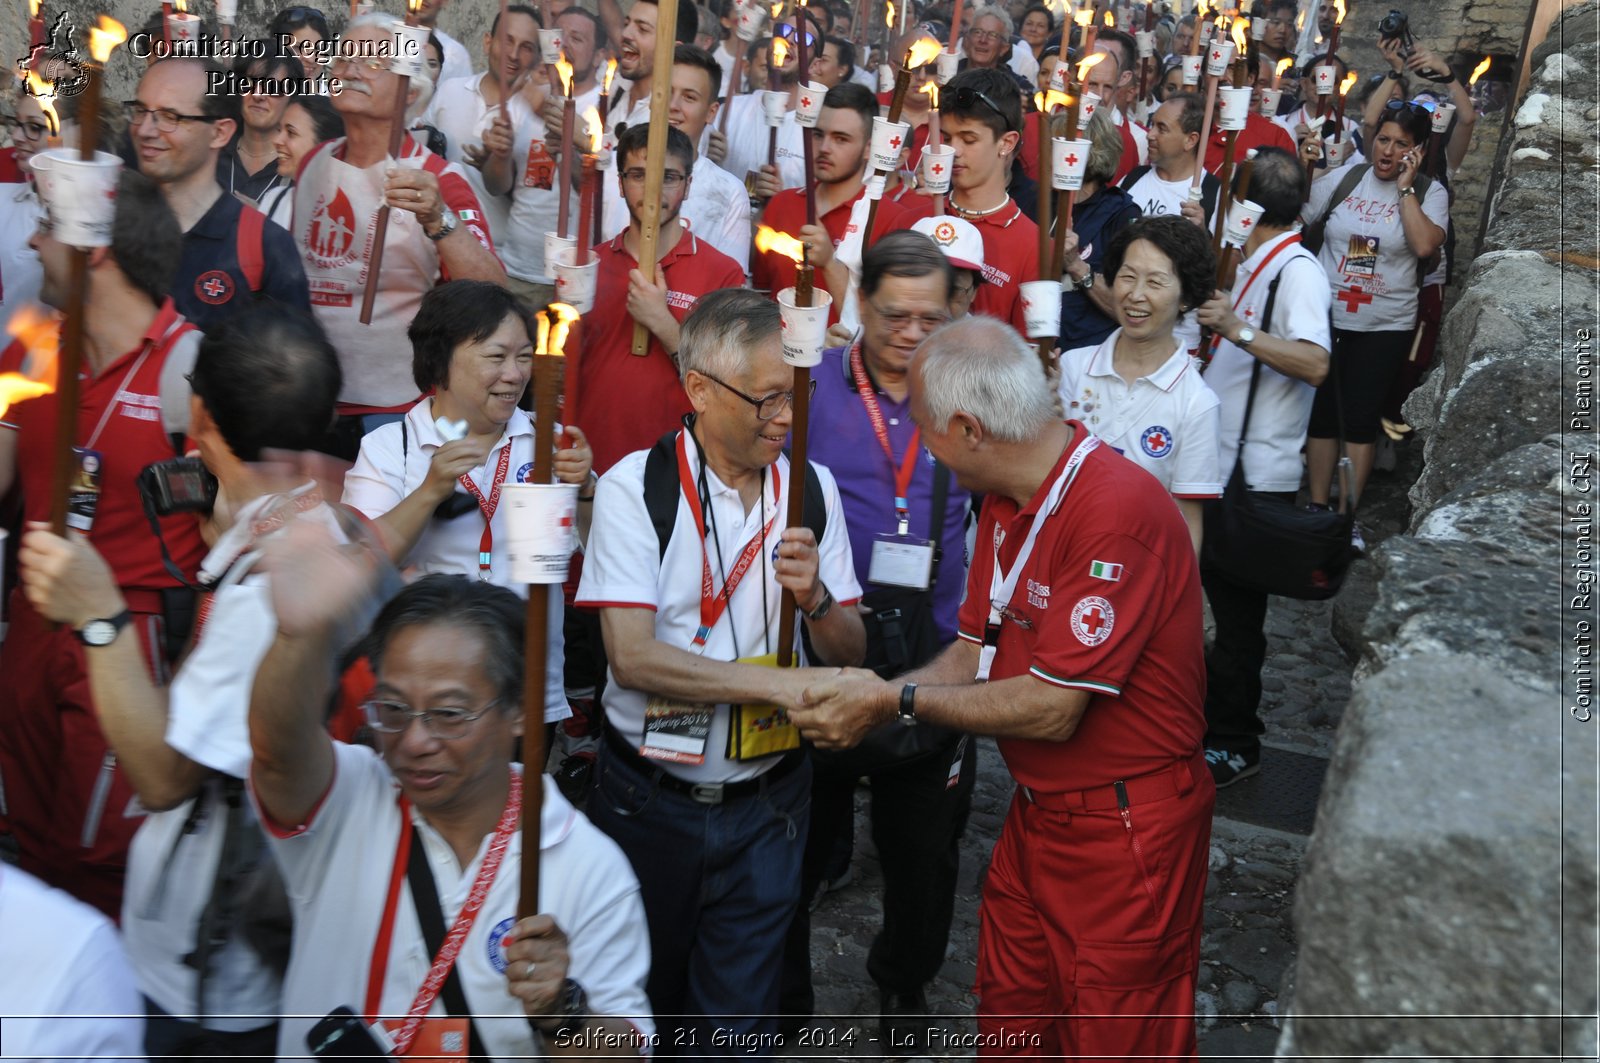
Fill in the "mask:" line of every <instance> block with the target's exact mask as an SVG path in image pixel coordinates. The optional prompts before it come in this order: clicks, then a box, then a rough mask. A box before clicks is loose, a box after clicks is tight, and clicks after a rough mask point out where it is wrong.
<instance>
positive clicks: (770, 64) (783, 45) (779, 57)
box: [761, 37, 810, 166]
mask: <svg viewBox="0 0 1600 1063" xmlns="http://www.w3.org/2000/svg"><path fill="white" fill-rule="evenodd" d="M788 61H789V42H788V41H786V40H784V39H783V38H782V37H774V38H772V47H771V48H769V49H767V94H766V95H763V96H762V98H761V99H762V106H763V107H764V108H766V116H767V165H768V166H776V165H777V164H778V128H779V127H780V126H781V125H783V115H782V114H775V113H774V109H775V106H776V105H774V104H773V103H771V102H770V101H773V100H777V99H778V96H779V93H778V90H777V89H775V88H773V86H774V85H776V84H777V83H778V67H779V66H781V65H782V64H784V63H787V62H788ZM774 119H776V120H774ZM806 139H807V141H808V142H809V140H810V138H806Z"/></svg>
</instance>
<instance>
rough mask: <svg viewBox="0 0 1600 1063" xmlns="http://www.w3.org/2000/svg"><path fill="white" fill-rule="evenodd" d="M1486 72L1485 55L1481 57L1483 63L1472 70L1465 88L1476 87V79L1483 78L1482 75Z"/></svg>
mask: <svg viewBox="0 0 1600 1063" xmlns="http://www.w3.org/2000/svg"><path fill="white" fill-rule="evenodd" d="M1488 72H1489V57H1488V56H1487V55H1486V56H1484V57H1483V62H1481V63H1479V64H1478V65H1477V66H1475V67H1473V68H1472V77H1471V79H1470V80H1468V81H1467V86H1468V87H1469V88H1470V87H1471V86H1473V85H1476V84H1477V83H1478V79H1479V78H1481V77H1483V75H1485V74H1487V73H1488Z"/></svg>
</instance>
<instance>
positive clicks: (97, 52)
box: [89, 15, 128, 66]
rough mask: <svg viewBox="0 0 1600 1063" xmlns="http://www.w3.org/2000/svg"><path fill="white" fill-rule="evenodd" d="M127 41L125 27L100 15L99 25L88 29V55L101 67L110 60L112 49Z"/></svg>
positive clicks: (106, 16)
mask: <svg viewBox="0 0 1600 1063" xmlns="http://www.w3.org/2000/svg"><path fill="white" fill-rule="evenodd" d="M127 39H128V29H127V27H126V26H124V25H123V24H122V23H120V22H118V21H117V20H116V19H114V18H111V17H110V16H109V15H101V16H100V24H99V25H98V26H90V27H89V54H90V55H91V56H93V57H94V61H95V62H97V63H99V64H101V65H102V66H103V65H104V64H105V62H106V60H107V59H110V58H111V51H112V49H114V48H116V46H117V45H119V44H121V43H122V42H123V41H125V40H127Z"/></svg>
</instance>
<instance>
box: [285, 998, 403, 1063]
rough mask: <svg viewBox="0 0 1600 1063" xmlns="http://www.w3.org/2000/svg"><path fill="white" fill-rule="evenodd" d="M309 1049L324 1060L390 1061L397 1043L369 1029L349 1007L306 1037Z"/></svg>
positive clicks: (330, 1014) (336, 1011)
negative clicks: (344, 1058)
mask: <svg viewBox="0 0 1600 1063" xmlns="http://www.w3.org/2000/svg"><path fill="white" fill-rule="evenodd" d="M306 1047H307V1048H309V1049H311V1054H312V1055H314V1056H317V1057H318V1058H321V1059H328V1058H333V1057H338V1056H354V1057H356V1058H358V1059H389V1058H391V1057H392V1056H393V1055H394V1042H392V1041H390V1040H389V1036H388V1035H387V1034H385V1033H383V1031H382V1030H381V1029H379V1028H376V1027H372V1026H368V1025H367V1024H366V1023H364V1022H362V1021H361V1016H359V1015H357V1014H356V1013H355V1012H353V1011H351V1010H350V1008H349V1007H347V1006H346V1005H343V1004H341V1005H339V1006H338V1007H337V1008H334V1009H333V1010H332V1011H330V1012H328V1014H327V1015H325V1016H324V1017H323V1018H322V1020H321V1021H320V1022H318V1023H317V1024H316V1025H315V1026H313V1027H311V1032H310V1033H308V1034H306Z"/></svg>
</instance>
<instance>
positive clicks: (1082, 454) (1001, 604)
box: [977, 435, 1100, 683]
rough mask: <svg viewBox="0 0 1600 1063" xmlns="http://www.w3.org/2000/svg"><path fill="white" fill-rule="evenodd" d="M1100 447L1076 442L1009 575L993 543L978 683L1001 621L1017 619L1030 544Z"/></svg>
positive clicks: (1095, 441) (1094, 441)
mask: <svg viewBox="0 0 1600 1063" xmlns="http://www.w3.org/2000/svg"><path fill="white" fill-rule="evenodd" d="M1099 445H1100V439H1099V437H1098V436H1093V435H1086V436H1084V439H1083V442H1081V443H1079V444H1078V446H1077V448H1076V449H1075V450H1073V452H1072V454H1071V456H1070V457H1068V458H1067V462H1066V464H1065V465H1064V466H1062V468H1061V475H1060V476H1057V477H1056V482H1055V483H1053V484H1051V485H1050V493H1049V494H1047V495H1045V498H1044V502H1043V503H1041V504H1040V506H1039V509H1038V510H1037V511H1036V512H1035V513H1034V515H1033V521H1032V523H1031V524H1029V525H1028V537H1027V538H1026V539H1024V540H1023V542H1022V549H1021V550H1019V551H1018V552H1017V556H1016V558H1015V559H1013V560H1012V562H1011V571H1010V572H1007V571H1006V570H1005V569H1004V568H1002V567H1001V565H1000V543H999V542H996V543H995V544H994V568H992V569H991V570H990V571H989V622H988V624H987V625H986V626H985V627H984V629H983V652H982V654H981V655H980V656H979V658H978V676H977V678H978V682H980V683H987V682H988V681H989V669H990V668H991V667H992V666H993V665H994V655H995V651H996V649H997V648H998V646H999V645H1000V624H1001V621H1002V620H1003V619H1004V618H1005V617H1006V616H1012V618H1013V619H1016V617H1015V616H1014V615H1013V614H1012V613H1011V609H1010V602H1011V596H1012V595H1013V594H1015V593H1016V590H1017V581H1018V580H1019V579H1021V577H1022V573H1023V572H1024V571H1026V570H1027V567H1028V558H1029V557H1031V556H1032V555H1033V544H1034V543H1035V542H1036V541H1037V540H1038V538H1039V529H1040V528H1042V527H1044V522H1045V520H1047V519H1048V518H1049V517H1050V516H1051V515H1052V514H1054V513H1055V511H1056V510H1057V509H1058V508H1060V506H1061V500H1062V499H1063V498H1065V497H1067V488H1069V487H1071V486H1072V481H1073V479H1074V478H1076V477H1077V475H1078V470H1079V469H1080V468H1081V467H1082V466H1083V459H1085V458H1087V457H1088V456H1089V453H1090V452H1091V451H1093V450H1094V448H1096V447H1098V446H1099Z"/></svg>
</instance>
